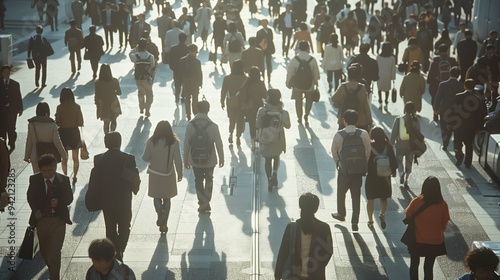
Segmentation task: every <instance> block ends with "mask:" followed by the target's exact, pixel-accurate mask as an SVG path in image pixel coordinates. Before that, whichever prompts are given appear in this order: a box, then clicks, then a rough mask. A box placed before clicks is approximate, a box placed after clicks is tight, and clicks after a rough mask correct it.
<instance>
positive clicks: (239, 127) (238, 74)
mask: <svg viewBox="0 0 500 280" xmlns="http://www.w3.org/2000/svg"><path fill="white" fill-rule="evenodd" d="M246 80H247V76H246V75H245V73H244V72H243V62H241V60H239V59H238V60H236V61H235V62H234V63H233V67H232V68H231V74H229V75H227V76H225V77H224V80H223V81H222V88H221V91H220V104H221V107H222V109H224V108H226V109H227V117H228V118H229V139H228V142H229V144H230V145H232V144H233V133H234V129H235V128H236V145H237V146H240V145H241V140H240V137H241V135H242V134H243V132H244V130H245V119H244V114H243V112H242V103H241V102H240V100H239V99H240V96H239V95H238V94H239V92H240V90H241V88H242V86H243V84H244V83H245V81H246Z"/></svg>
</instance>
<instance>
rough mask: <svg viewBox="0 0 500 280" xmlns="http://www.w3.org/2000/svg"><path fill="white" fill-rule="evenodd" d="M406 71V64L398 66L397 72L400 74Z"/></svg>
mask: <svg viewBox="0 0 500 280" xmlns="http://www.w3.org/2000/svg"><path fill="white" fill-rule="evenodd" d="M407 69H408V62H403V63H400V64H398V71H399V72H401V73H405V72H406V70H407Z"/></svg>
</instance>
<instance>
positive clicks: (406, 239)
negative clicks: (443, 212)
mask: <svg viewBox="0 0 500 280" xmlns="http://www.w3.org/2000/svg"><path fill="white" fill-rule="evenodd" d="M429 206H430V204H428V203H425V204H424V205H422V206H420V208H418V210H417V211H416V212H415V213H413V215H411V216H410V217H408V218H405V219H404V220H403V223H404V224H405V225H407V226H406V230H405V232H404V233H403V236H402V237H401V242H403V244H405V245H406V246H408V247H410V246H413V245H415V243H417V237H416V235H415V218H416V217H417V216H418V215H420V213H422V212H423V211H424V210H425V209H427V207H429Z"/></svg>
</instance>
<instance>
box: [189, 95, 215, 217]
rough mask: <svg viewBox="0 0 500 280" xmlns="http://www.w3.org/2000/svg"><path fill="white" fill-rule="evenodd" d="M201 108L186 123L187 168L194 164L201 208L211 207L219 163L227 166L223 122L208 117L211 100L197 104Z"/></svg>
mask: <svg viewBox="0 0 500 280" xmlns="http://www.w3.org/2000/svg"><path fill="white" fill-rule="evenodd" d="M197 107H198V110H199V112H198V113H197V114H196V115H195V116H194V118H193V119H192V120H190V121H189V123H188V125H187V126H186V134H185V138H184V149H183V150H184V154H183V162H184V167H185V168H186V169H191V167H193V172H194V177H195V188H196V196H197V197H198V205H199V207H198V212H200V213H204V212H209V211H211V209H212V208H211V207H210V200H211V199H212V190H213V187H214V182H213V174H214V168H215V166H216V165H217V163H218V165H219V168H221V167H223V166H224V149H223V146H222V140H221V137H220V132H219V126H218V125H217V124H216V123H214V122H212V120H211V119H210V118H209V117H208V112H209V111H210V103H208V101H206V100H202V101H200V102H198V104H197Z"/></svg>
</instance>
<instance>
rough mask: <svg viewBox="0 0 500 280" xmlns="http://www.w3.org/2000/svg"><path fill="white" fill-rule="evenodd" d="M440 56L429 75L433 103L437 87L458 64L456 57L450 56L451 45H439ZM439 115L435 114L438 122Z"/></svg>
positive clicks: (428, 81) (434, 61)
mask: <svg viewBox="0 0 500 280" xmlns="http://www.w3.org/2000/svg"><path fill="white" fill-rule="evenodd" d="M438 49H439V57H435V58H434V60H433V61H432V64H431V67H430V68H429V75H428V76H427V83H428V84H429V93H430V95H431V104H434V99H435V97H436V93H437V89H438V86H439V84H440V83H442V82H444V81H447V80H448V79H449V78H450V70H451V68H452V67H454V66H458V62H457V61H456V60H455V58H453V57H450V54H449V50H450V46H449V45H444V44H443V45H440V46H439V48H438ZM438 120H439V116H438V115H437V114H434V121H435V122H437V121H438Z"/></svg>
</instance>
